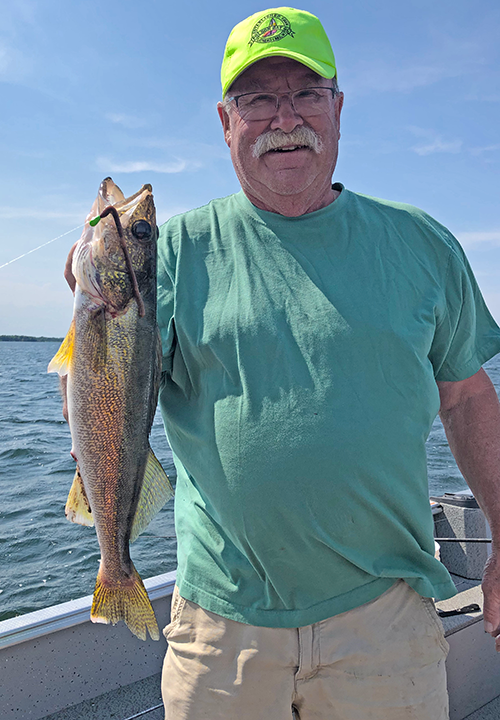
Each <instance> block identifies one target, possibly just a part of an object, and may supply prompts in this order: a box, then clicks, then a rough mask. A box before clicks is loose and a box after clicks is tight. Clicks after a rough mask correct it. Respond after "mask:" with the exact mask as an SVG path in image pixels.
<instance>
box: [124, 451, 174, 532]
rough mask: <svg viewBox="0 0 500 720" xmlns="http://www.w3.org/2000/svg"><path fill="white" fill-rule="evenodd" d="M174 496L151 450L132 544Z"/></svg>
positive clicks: (163, 471) (133, 529)
mask: <svg viewBox="0 0 500 720" xmlns="http://www.w3.org/2000/svg"><path fill="white" fill-rule="evenodd" d="M173 494H174V490H173V488H172V485H171V484H170V480H169V479H168V477H167V475H166V473H165V470H164V469H163V468H162V466H161V465H160V463H159V461H158V460H157V458H156V456H155V454H154V452H153V451H152V450H151V448H149V455H148V461H147V463H146V470H145V472H144V480H143V482H142V488H141V494H140V496H139V503H138V505H137V510H136V512H135V517H134V522H133V524H132V530H131V534H130V542H134V540H137V538H138V537H139V535H140V534H141V533H142V532H143V531H144V530H145V529H146V528H147V526H148V525H149V523H150V522H151V520H152V519H153V518H154V516H155V515H156V514H157V513H158V512H159V511H160V510H161V509H162V507H163V506H164V505H165V503H166V502H167V500H170V498H171V497H172V496H173Z"/></svg>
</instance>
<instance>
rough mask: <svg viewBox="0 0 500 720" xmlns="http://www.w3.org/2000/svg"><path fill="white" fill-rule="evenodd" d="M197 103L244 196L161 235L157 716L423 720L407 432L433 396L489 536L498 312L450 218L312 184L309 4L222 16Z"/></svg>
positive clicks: (428, 689) (424, 515) (327, 106)
mask: <svg viewBox="0 0 500 720" xmlns="http://www.w3.org/2000/svg"><path fill="white" fill-rule="evenodd" d="M222 92H223V101H222V102H221V103H219V105H218V111H219V116H220V119H221V122H222V127H223V131H224V136H225V140H226V142H227V144H228V146H229V148H230V150H231V158H232V161H233V164H234V168H235V170H236V173H237V176H238V179H239V181H240V184H241V187H242V192H240V193H237V194H236V195H233V196H230V197H228V198H223V199H219V200H215V201H213V202H212V203H210V204H209V205H207V206H205V207H202V208H199V209H197V210H194V211H191V212H189V213H185V214H183V215H180V216H177V217H174V218H171V219H170V220H169V221H168V223H166V225H164V226H163V227H162V228H161V231H160V239H159V310H158V318H159V324H160V330H161V333H162V341H163V353H164V356H163V376H162V387H161V392H160V403H161V408H162V413H163V417H164V420H165V424H166V428H167V433H168V437H169V441H170V444H171V447H172V450H173V453H174V459H175V462H176V466H177V471H178V480H177V497H176V529H177V536H178V574H177V587H176V590H175V592H174V597H173V601H172V618H171V623H170V625H169V626H167V628H166V629H165V635H166V637H167V638H168V641H169V650H168V652H167V656H166V659H165V665H164V672H163V680H162V691H163V696H164V703H165V710H166V718H167V720H198V719H201V718H207V719H208V718H209V719H210V720H215V719H219V718H220V719H222V718H224V719H227V720H246V719H247V718H248V719H249V720H250V718H252V720H267V719H269V720H290V719H291V717H292V713H294V716H295V717H296V718H300V720H312V719H313V718H317V719H325V720H327V719H328V720H368V719H371V720H382V719H383V720H403V718H413V719H418V720H444V719H445V718H447V717H448V709H447V697H446V688H445V669H444V664H445V657H446V651H447V644H446V641H445V640H444V637H443V632H442V627H441V625H440V622H439V619H438V618H437V616H436V613H435V611H434V607H433V603H432V600H431V599H430V598H432V597H434V598H439V599H444V598H447V597H451V596H452V595H453V594H454V592H455V589H454V585H453V583H452V581H451V578H450V577H449V575H448V573H447V571H446V570H445V568H444V567H443V566H442V565H441V564H440V563H439V562H438V561H437V560H436V559H435V558H434V543H433V532H432V530H433V527H432V515H431V512H430V506H429V500H428V487H427V475H426V457H425V440H426V437H427V435H428V433H429V430H430V427H431V424H432V422H433V420H434V417H435V415H436V414H437V412H438V410H440V412H441V417H442V419H443V423H444V425H445V428H446V431H447V434H448V438H449V441H450V445H451V448H452V450H453V452H454V454H455V457H456V458H457V461H458V463H459V465H460V467H461V470H462V472H463V473H464V476H465V477H466V479H467V481H468V482H469V484H470V486H471V488H472V490H473V491H474V494H475V495H476V497H477V498H478V500H479V502H480V504H481V507H482V508H483V509H484V511H485V512H486V514H487V516H488V519H489V522H490V525H491V529H492V533H493V538H494V545H493V555H492V557H491V560H490V562H489V565H488V568H487V571H486V575H485V581H484V592H485V621H486V623H489V626H488V627H487V629H488V630H489V631H490V632H491V633H492V634H493V635H495V636H496V635H497V634H498V632H499V630H498V628H499V625H500V562H499V561H498V560H497V554H496V552H497V548H498V546H499V543H500V527H499V520H498V519H497V518H500V512H499V510H500V442H499V437H500V412H499V405H498V400H497V397H496V393H495V390H494V388H493V386H492V384H491V382H490V381H489V379H488V377H487V375H486V374H485V372H484V370H482V369H481V365H482V364H483V363H484V362H485V361H486V360H487V359H489V358H490V357H492V356H493V355H494V354H496V353H497V352H498V351H500V330H499V328H498V327H497V326H496V324H495V323H494V321H493V320H492V318H491V316H490V314H489V312H488V310H487V309H486V307H485V305H484V302H483V300H482V298H481V295H480V292H479V290H478V288H477V285H476V282H475V280H474V277H473V275H472V273H471V271H470V268H469V266H468V264H467V260H466V258H465V257H464V254H463V251H462V250H461V248H460V247H459V245H458V243H457V242H456V240H455V239H454V238H453V236H452V235H451V234H450V233H449V232H448V231H447V230H446V229H445V228H443V227H442V226H441V225H439V224H438V223H437V222H436V221H435V220H433V219H432V218H430V217H429V216H428V215H426V214H425V213H423V212H421V211H419V210H417V209H416V208H413V207H411V206H407V205H400V204H395V203H390V202H386V201H381V200H376V199H373V198H368V197H364V196H361V195H358V194H356V193H353V192H351V191H348V190H347V189H346V188H344V187H343V186H342V185H341V184H339V183H335V184H334V185H332V184H331V178H332V174H333V171H334V168H335V164H336V160H337V152H338V140H339V137H340V130H339V128H340V114H341V110H342V103H343V95H342V93H341V92H339V91H338V88H337V82H336V68H335V59H334V55H333V52H332V50H331V47H330V43H329V41H328V38H327V36H326V34H325V32H324V30H323V28H322V26H321V24H320V23H319V21H318V19H317V18H315V17H314V16H313V15H310V14H309V13H306V12H303V11H299V10H294V9H292V8H278V9H271V10H265V11H263V12H260V13H256V14H255V15H253V16H252V17H250V18H247V19H246V20H244V21H243V22H242V23H240V24H239V25H237V26H236V27H235V28H234V30H233V31H232V33H231V35H230V37H229V40H228V43H227V46H226V51H225V55H224V61H223V65H222Z"/></svg>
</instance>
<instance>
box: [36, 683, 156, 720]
mask: <svg viewBox="0 0 500 720" xmlns="http://www.w3.org/2000/svg"><path fill="white" fill-rule="evenodd" d="M160 680H161V673H158V674H157V675H152V676H151V677H148V678H145V679H144V680H138V681H137V682H134V683H131V684H130V685H126V686H125V687H121V688H118V689H117V690H112V691H111V692H107V693H104V695H100V696H99V697H96V698H93V699H92V700H85V701H84V702H81V703H79V704H78V705H73V706H72V707H70V708H66V709H65V710H60V711H59V712H57V713H53V714H52V715H47V716H46V717H45V718H44V720H111V719H112V720H131V719H132V718H134V720H135V718H137V720H142V718H144V720H164V717H165V715H164V711H163V703H162V701H161V692H160ZM158 706H160V707H158ZM151 708H153V709H151Z"/></svg>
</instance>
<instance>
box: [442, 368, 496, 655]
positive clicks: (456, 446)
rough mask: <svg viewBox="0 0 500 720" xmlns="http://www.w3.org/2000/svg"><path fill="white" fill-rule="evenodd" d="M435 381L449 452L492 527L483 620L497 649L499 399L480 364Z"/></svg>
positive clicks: (486, 570) (486, 571)
mask: <svg viewBox="0 0 500 720" xmlns="http://www.w3.org/2000/svg"><path fill="white" fill-rule="evenodd" d="M438 385H439V393H440V395H441V411H440V416H441V420H442V422H443V426H444V429H445V432H446V437H447V438H448V442H449V445H450V448H451V451H452V453H453V455H454V456H455V460H456V461H457V464H458V467H459V468H460V470H461V471H462V474H463V476H464V478H465V479H466V481H467V483H468V485H469V487H470V488H471V490H472V492H473V493H474V496H475V497H476V499H477V501H478V503H479V505H480V506H481V509H482V510H483V512H484V514H485V515H486V518H487V520H488V522H489V524H490V528H491V535H492V538H493V543H492V549H491V555H490V556H489V558H488V560H487V562H486V567H485V569H484V575H483V583H482V589H483V595H484V607H483V619H484V629H485V630H486V632H488V633H490V634H491V635H492V636H493V637H494V638H496V642H495V645H496V649H497V652H500V404H499V402H498V398H497V395H496V392H495V388H494V387H493V384H492V382H491V380H490V379H489V377H488V376H487V375H486V373H485V372H484V370H482V369H481V370H480V371H479V372H478V373H476V374H475V375H473V376H472V377H471V378H468V379H467V380H462V381H461V382H456V383H451V382H444V383H438Z"/></svg>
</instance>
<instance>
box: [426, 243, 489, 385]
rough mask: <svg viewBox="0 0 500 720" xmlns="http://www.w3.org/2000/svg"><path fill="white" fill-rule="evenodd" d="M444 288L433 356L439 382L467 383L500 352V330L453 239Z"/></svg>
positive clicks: (430, 354) (430, 356) (466, 261)
mask: <svg viewBox="0 0 500 720" xmlns="http://www.w3.org/2000/svg"><path fill="white" fill-rule="evenodd" d="M452 241H453V245H452V248H451V250H450V257H449V263H448V268H447V274H446V281H445V287H444V293H445V297H444V308H443V310H442V312H441V314H440V316H438V321H437V325H436V331H435V335H434V339H433V343H432V347H431V350H430V353H429V358H430V360H431V362H432V365H433V367H434V376H435V378H436V380H438V381H459V380H465V379H466V378H468V377H471V376H472V375H474V374H475V373H476V372H478V370H480V369H481V366H482V365H483V363H485V362H486V361H487V360H489V359H490V358H492V357H493V356H494V355H496V354H497V353H498V352H500V328H499V327H498V325H497V324H496V322H495V320H494V319H493V317H492V316H491V314H490V312H489V310H488V308H487V307H486V304H485V302H484V299H483V296H482V294H481V291H480V289H479V286H478V284H477V282H476V278H475V277H474V274H473V272H472V269H471V267H470V265H469V262H468V260H467V258H466V256H465V253H464V252H463V250H462V248H461V246H460V245H459V243H458V241H456V240H455V238H453V237H452Z"/></svg>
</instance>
